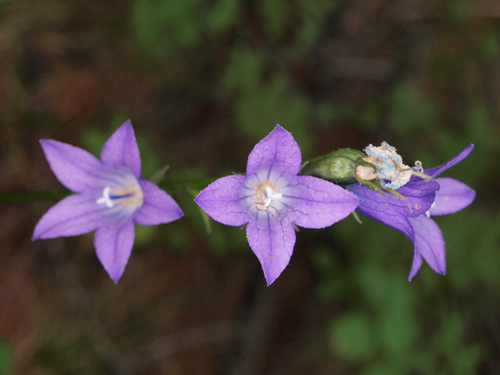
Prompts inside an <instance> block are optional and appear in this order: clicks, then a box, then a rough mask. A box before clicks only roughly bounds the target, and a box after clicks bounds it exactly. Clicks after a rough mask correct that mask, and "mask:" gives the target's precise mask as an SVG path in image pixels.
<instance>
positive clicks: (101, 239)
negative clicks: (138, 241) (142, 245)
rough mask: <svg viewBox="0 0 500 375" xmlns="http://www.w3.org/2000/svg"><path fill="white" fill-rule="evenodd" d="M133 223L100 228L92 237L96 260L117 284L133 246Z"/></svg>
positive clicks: (128, 222)
mask: <svg viewBox="0 0 500 375" xmlns="http://www.w3.org/2000/svg"><path fill="white" fill-rule="evenodd" d="M134 235H135V233H134V223H133V222H132V220H129V221H127V222H125V223H124V224H123V225H107V226H103V227H100V228H99V229H98V230H97V231H96V233H95V237H94V246H95V250H96V254H97V258H99V261H100V262H101V264H102V266H103V267H104V269H105V270H106V272H107V273H108V275H109V277H111V280H113V281H114V282H115V283H117V282H118V280H119V279H120V277H121V275H122V274H123V271H124V270H125V266H126V265H127V262H128V258H129V257H130V253H131V252H132V246H133V245H134Z"/></svg>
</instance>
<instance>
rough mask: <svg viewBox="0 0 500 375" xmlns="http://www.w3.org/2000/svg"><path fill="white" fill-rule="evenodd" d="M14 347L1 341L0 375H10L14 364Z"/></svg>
mask: <svg viewBox="0 0 500 375" xmlns="http://www.w3.org/2000/svg"><path fill="white" fill-rule="evenodd" d="M12 356H13V353H12V347H11V345H10V344H9V343H8V342H5V341H3V340H2V341H0V374H8V373H9V371H10V370H11V366H12V363H13V358H12Z"/></svg>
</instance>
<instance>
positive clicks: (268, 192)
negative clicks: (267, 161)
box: [240, 169, 294, 220]
mask: <svg viewBox="0 0 500 375" xmlns="http://www.w3.org/2000/svg"><path fill="white" fill-rule="evenodd" d="M293 192H294V186H293V185H291V184H290V182H289V181H288V180H287V179H286V178H285V177H284V176H283V175H282V174H281V173H280V172H278V171H276V170H273V169H262V170H259V171H257V172H255V173H254V174H252V175H250V176H248V178H247V180H246V181H245V183H244V184H243V187H242V188H241V191H240V201H241V204H242V206H243V207H244V208H245V210H247V211H248V213H249V214H250V215H252V216H253V217H254V218H255V219H256V220H261V219H264V218H267V217H272V218H275V219H282V218H283V217H284V216H286V213H287V212H289V211H291V210H293V201H294V197H293V196H294V194H293Z"/></svg>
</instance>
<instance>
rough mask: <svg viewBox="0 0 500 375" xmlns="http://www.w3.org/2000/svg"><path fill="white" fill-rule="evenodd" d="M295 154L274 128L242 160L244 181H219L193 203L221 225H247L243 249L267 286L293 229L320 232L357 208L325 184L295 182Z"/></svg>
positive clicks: (288, 251) (280, 266)
mask: <svg viewBox="0 0 500 375" xmlns="http://www.w3.org/2000/svg"><path fill="white" fill-rule="evenodd" d="M300 163H301V153H300V148H299V146H298V144H297V142H296V141H295V139H294V138H293V137H292V135H291V134H290V133H289V132H288V131H286V130H285V129H283V128H282V127H281V126H279V125H276V127H275V128H274V130H273V131H272V132H271V133H270V134H269V135H268V136H267V137H266V138H264V139H262V140H261V141H260V142H259V143H257V145H256V146H255V147H254V149H253V150H252V152H251V153H250V155H249V157H248V163H247V175H246V176H242V175H232V176H227V177H223V178H220V179H218V180H216V181H215V182H213V183H212V184H210V185H209V186H208V187H206V188H205V189H204V190H202V191H201V192H200V194H199V195H198V196H197V197H196V198H195V202H196V203H197V204H198V205H199V206H200V207H201V208H202V209H203V210H204V211H205V212H206V213H207V214H208V215H209V216H210V217H212V218H213V219H214V220H216V221H219V222H221V223H223V224H227V225H234V226H240V225H243V224H245V223H248V224H247V228H246V233H247V239H248V243H249V245H250V247H251V249H252V251H253V252H254V253H255V255H256V256H257V258H258V259H259V261H260V263H261V265H262V269H263V271H264V276H265V278H266V281H267V285H270V284H271V283H273V282H274V280H276V278H277V277H278V276H279V275H280V274H281V272H283V270H284V269H285V267H286V266H287V265H288V263H289V261H290V257H291V256H292V252H293V246H294V244H295V230H294V228H293V224H292V223H294V224H296V225H299V226H302V227H306V228H324V227H327V226H330V225H332V224H334V223H336V222H337V221H339V220H342V219H343V218H345V217H346V216H347V215H349V214H350V213H351V212H352V211H353V210H354V209H355V208H356V206H357V205H358V203H359V200H358V199H357V198H356V197H355V196H354V195H353V194H351V193H349V192H347V191H346V190H344V189H342V188H340V187H339V186H336V185H334V184H332V183H330V182H328V181H325V180H322V179H319V178H316V177H311V176H297V173H298V172H299V169H300Z"/></svg>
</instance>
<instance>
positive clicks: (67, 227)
mask: <svg viewBox="0 0 500 375" xmlns="http://www.w3.org/2000/svg"><path fill="white" fill-rule="evenodd" d="M40 143H41V145H42V148H43V150H44V152H45V156H46V158H47V161H48V162H49V165H50V168H51V169H52V171H53V172H54V174H55V175H56V177H57V178H58V180H59V181H61V183H62V184H63V185H64V186H66V187H67V188H68V189H70V190H72V191H74V192H76V193H79V194H75V195H72V196H69V197H66V198H64V199H63V200H62V201H60V202H59V203H57V204H56V205H55V206H53V207H52V208H50V209H49V210H48V211H47V213H45V215H43V216H42V218H41V219H40V221H39V222H38V223H37V225H36V226H35V230H34V232H33V238H32V239H33V240H36V239H43V238H54V237H65V236H75V235H80V234H83V233H88V232H91V231H93V230H96V229H97V231H96V234H95V237H94V244H95V248H96V253H97V257H98V258H99V260H100V262H101V264H102V265H103V267H104V269H105V270H106V271H107V272H108V274H109V276H110V277H111V279H112V280H113V281H114V282H115V283H116V282H117V281H118V279H119V278H120V277H121V275H122V274H123V271H124V269H125V266H126V264H127V261H128V259H129V256H130V253H131V251H132V246H133V243H134V222H136V223H138V224H142V225H157V224H161V223H169V222H171V221H173V220H176V219H179V218H180V217H181V216H182V215H183V213H182V211H181V209H180V208H179V206H178V205H177V203H176V202H175V201H174V200H173V199H172V198H171V197H170V196H169V195H168V194H167V193H165V192H164V191H162V190H160V189H159V188H158V187H157V186H156V185H154V184H152V183H150V182H148V181H146V180H144V179H142V178H141V159H140V155H139V148H138V147H137V142H136V140H135V135H134V130H133V128H132V124H131V123H130V121H127V122H125V123H124V124H123V125H122V126H121V127H120V128H118V129H117V130H116V131H115V132H114V133H113V134H112V135H111V137H110V138H109V139H108V140H107V141H106V143H105V145H104V147H103V149H102V151H101V161H99V160H98V159H96V158H95V157H94V156H92V155H91V154H90V153H88V152H87V151H85V150H82V149H81V148H78V147H74V146H71V145H68V144H65V143H61V142H57V141H54V140H45V139H42V140H41V141H40Z"/></svg>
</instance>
